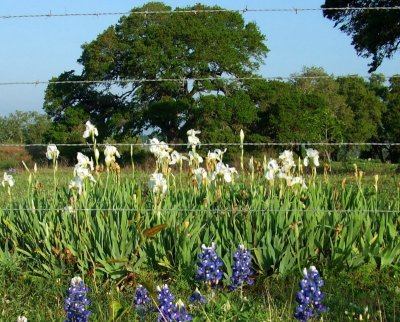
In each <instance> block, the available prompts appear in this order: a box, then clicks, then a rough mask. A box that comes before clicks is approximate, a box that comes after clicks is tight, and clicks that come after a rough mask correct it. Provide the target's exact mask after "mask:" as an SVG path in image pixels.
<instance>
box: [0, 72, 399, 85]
mask: <svg viewBox="0 0 400 322" xmlns="http://www.w3.org/2000/svg"><path fill="white" fill-rule="evenodd" d="M380 77H382V78H384V79H391V78H400V75H397V74H396V75H392V76H386V75H380ZM332 78H333V79H340V78H362V79H370V78H371V76H366V75H361V76H360V75H338V76H329V75H327V76H322V75H318V76H317V75H315V76H295V75H294V76H267V77H264V76H263V77H261V76H260V77H195V78H137V79H132V78H129V79H114V80H56V81H52V80H50V81H42V80H37V81H4V82H0V86H10V85H35V86H37V85H48V84H105V85H112V84H127V83H157V82H177V83H182V84H184V83H186V82H194V81H230V82H238V81H246V80H301V79H305V80H307V79H332Z"/></svg>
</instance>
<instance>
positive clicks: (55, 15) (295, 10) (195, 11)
mask: <svg viewBox="0 0 400 322" xmlns="http://www.w3.org/2000/svg"><path fill="white" fill-rule="evenodd" d="M391 10H400V6H391V7H332V8H254V9H252V8H247V7H245V8H244V9H190V10H185V9H183V10H173V11H172V10H143V11H127V12H88V13H52V12H51V11H50V12H49V13H44V14H19V15H2V16H0V19H23V18H58V17H90V16H92V17H101V16H122V15H131V14H133V15H150V14H198V13H226V12H232V13H267V12H292V13H296V14H297V13H300V12H310V11H391Z"/></svg>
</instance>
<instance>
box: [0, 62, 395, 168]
mask: <svg viewBox="0 0 400 322" xmlns="http://www.w3.org/2000/svg"><path fill="white" fill-rule="evenodd" d="M227 86H229V90H226V91H225V92H226V94H225V95H220V94H219V93H210V94H209V95H201V96H200V97H198V98H196V100H195V102H194V104H193V106H191V105H192V104H190V105H189V104H187V103H186V102H182V101H179V100H175V99H174V98H170V97H165V98H162V99H161V100H160V101H158V102H157V103H153V104H151V105H149V106H144V107H142V108H141V109H138V107H137V106H136V107H135V108H134V109H135V111H136V112H137V111H138V110H139V111H140V112H141V113H140V114H136V117H137V119H136V120H135V123H134V126H132V128H127V126H128V124H127V123H126V125H125V127H122V128H121V127H120V126H119V125H118V124H115V125H114V126H113V124H112V123H110V122H108V120H107V118H102V115H101V114H100V115H97V116H95V117H93V116H92V115H90V114H89V115H86V114H85V111H84V110H83V109H82V108H81V107H79V106H76V107H72V106H71V107H68V109H65V112H64V114H63V117H62V118H61V119H59V121H58V122H52V121H51V120H50V118H49V117H47V116H46V115H43V114H39V113H37V112H16V113H13V114H10V115H9V116H6V117H0V127H1V129H2V131H0V143H28V144H29V143H50V142H52V143H83V142H84V139H83V138H82V133H83V130H84V123H85V121H86V120H87V119H89V118H90V119H91V120H92V122H94V123H95V124H96V125H97V126H98V128H99V132H100V135H99V142H102V141H103V142H134V141H136V140H137V139H138V138H139V136H141V135H142V134H143V133H151V135H157V136H158V137H159V138H160V139H164V140H166V141H169V142H185V140H186V131H187V130H188V129H189V128H195V129H199V130H201V131H202V133H201V135H200V137H201V140H202V142H238V141H239V132H240V129H243V130H244V132H245V133H246V139H245V141H246V142H338V143H340V142H381V143H391V142H399V141H400V78H397V77H393V78H391V79H389V80H386V79H385V78H384V77H383V76H382V75H379V74H373V75H371V77H370V78H369V79H368V80H367V79H364V78H361V77H357V76H347V77H340V78H334V77H330V76H329V75H327V74H326V73H325V72H324V71H323V70H322V69H321V68H305V69H304V70H303V72H302V73H301V74H296V75H294V76H293V78H292V79H291V80H289V81H287V82H284V81H278V80H273V81H268V80H249V81H245V82H242V83H240V84H238V83H231V84H229V85H227ZM93 118H95V119H93ZM180 118H181V120H180ZM182 120H185V121H184V122H183V121H182ZM130 133H135V137H133V136H132V135H130ZM279 149H282V148H279ZM325 150H326V155H325V156H326V157H328V158H331V159H334V160H335V159H340V158H344V157H346V156H347V155H348V154H349V153H352V154H353V155H354V153H357V154H359V155H360V156H361V157H366V158H370V157H371V158H379V159H381V160H382V161H391V162H398V161H399V155H400V154H399V152H400V149H399V148H398V147H395V146H390V145H389V144H388V145H382V146H373V147H368V146H367V147H347V148H338V147H332V148H329V149H325Z"/></svg>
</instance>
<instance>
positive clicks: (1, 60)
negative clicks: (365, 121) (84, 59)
mask: <svg viewBox="0 0 400 322" xmlns="http://www.w3.org/2000/svg"><path fill="white" fill-rule="evenodd" d="M146 2H147V1H126V0H119V1H110V0H85V1H82V0H57V1H54V0H36V1H34V2H33V1H32V0H18V1H15V0H1V4H0V15H19V14H45V13H50V12H51V13H88V12H127V11H129V10H130V9H131V8H133V7H138V6H141V5H143V4H144V3H146ZM163 2H164V3H166V4H168V5H170V6H171V7H173V8H174V7H176V6H179V7H184V6H187V5H192V4H194V3H196V2H201V3H204V4H207V5H219V6H221V7H224V8H228V9H243V8H245V7H246V6H247V7H248V8H318V7H320V6H321V4H322V3H323V2H324V0H280V1H277V0H275V1H272V0H263V1H261V0H251V1H249V2H245V1H228V0H214V1H208V0H203V1H167V0H166V1H163ZM33 4H34V5H33ZM244 17H245V19H246V21H255V22H256V23H257V25H258V26H259V28H260V30H261V32H262V33H263V34H265V35H266V38H267V40H266V44H267V46H268V48H269V49H270V52H269V54H268V57H267V59H266V60H265V65H264V66H262V68H261V70H260V72H261V74H262V75H263V76H289V75H290V74H292V73H296V72H300V71H301V69H302V68H303V66H318V67H323V68H324V69H325V70H326V71H327V72H328V73H330V74H334V75H347V74H359V75H367V71H368V63H369V62H370V61H369V60H368V59H363V58H360V57H358V56H357V55H356V53H355V50H354V48H353V47H352V46H351V39H350V37H348V36H347V35H345V34H343V33H342V32H340V31H339V30H338V29H334V28H333V23H332V22H331V21H329V20H327V19H324V18H323V17H322V13H321V12H320V11H311V12H300V13H297V14H296V13H294V12H290V13H287V12H267V13H246V14H245V15H244ZM118 19H119V16H100V17H60V18H35V19H31V18H29V19H0V41H1V46H0V82H6V81H36V80H41V81H42V80H44V81H46V80H49V79H50V78H51V77H53V76H57V75H59V74H60V73H62V72H63V71H65V70H71V69H75V70H80V65H79V64H77V62H76V60H77V59H78V58H79V56H80V54H81V48H80V46H81V45H82V44H83V43H85V42H90V41H91V40H93V39H94V38H95V37H96V36H97V35H98V34H99V33H101V32H102V31H103V30H104V29H105V28H106V27H107V26H109V25H112V24H115V23H117V22H118ZM377 72H380V73H383V74H385V75H388V76H390V75H393V74H396V73H399V72H400V61H399V55H398V54H397V55H396V56H395V57H394V59H392V60H386V61H385V62H384V63H383V64H382V66H381V67H380V68H379V69H378V71H377ZM45 88H46V86H45V85H37V86H33V85H18V86H0V115H7V114H9V113H11V112H14V111H15V110H22V111H42V109H41V108H42V104H43V97H44V90H45Z"/></svg>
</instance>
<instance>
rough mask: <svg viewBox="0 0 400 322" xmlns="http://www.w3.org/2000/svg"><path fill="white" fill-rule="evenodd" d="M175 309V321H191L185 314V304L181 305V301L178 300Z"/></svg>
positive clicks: (188, 315) (190, 317)
mask: <svg viewBox="0 0 400 322" xmlns="http://www.w3.org/2000/svg"><path fill="white" fill-rule="evenodd" d="M176 308H177V309H178V313H179V316H178V319H177V321H179V322H184V321H192V316H191V315H190V314H188V313H187V311H186V308H185V304H183V302H182V300H178V301H177V302H176Z"/></svg>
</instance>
